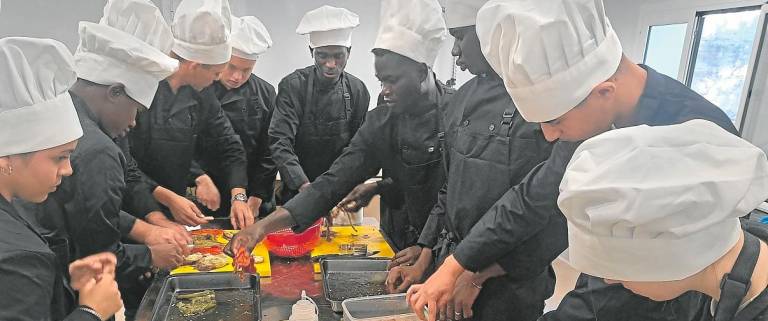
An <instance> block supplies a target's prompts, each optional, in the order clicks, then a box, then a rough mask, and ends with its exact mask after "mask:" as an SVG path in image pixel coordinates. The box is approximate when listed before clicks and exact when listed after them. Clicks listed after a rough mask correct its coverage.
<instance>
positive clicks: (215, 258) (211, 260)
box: [195, 254, 229, 271]
mask: <svg viewBox="0 0 768 321" xmlns="http://www.w3.org/2000/svg"><path fill="white" fill-rule="evenodd" d="M227 259H228V257H227V255H226V254H218V255H211V254H204V255H203V257H202V258H201V259H200V260H198V261H197V263H195V268H196V269H197V270H199V271H211V270H215V269H219V268H222V267H224V266H226V265H227V264H228V263H229V261H228V260H227Z"/></svg>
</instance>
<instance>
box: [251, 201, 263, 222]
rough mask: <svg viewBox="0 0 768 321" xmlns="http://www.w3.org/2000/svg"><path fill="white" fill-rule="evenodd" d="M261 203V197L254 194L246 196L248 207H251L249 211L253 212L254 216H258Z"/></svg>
mask: <svg viewBox="0 0 768 321" xmlns="http://www.w3.org/2000/svg"><path fill="white" fill-rule="evenodd" d="M261 203H263V200H262V199H261V198H258V197H256V196H251V197H248V207H249V208H251V213H253V217H254V218H258V217H259V208H260V207H261Z"/></svg>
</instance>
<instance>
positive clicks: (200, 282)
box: [151, 273, 261, 321]
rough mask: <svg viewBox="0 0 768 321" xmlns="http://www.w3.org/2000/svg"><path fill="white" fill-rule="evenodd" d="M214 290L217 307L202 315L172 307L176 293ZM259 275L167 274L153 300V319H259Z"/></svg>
mask: <svg viewBox="0 0 768 321" xmlns="http://www.w3.org/2000/svg"><path fill="white" fill-rule="evenodd" d="M203 290H214V291H215V293H216V303H217V305H216V308H215V309H213V310H211V311H208V312H206V313H203V314H201V315H197V316H192V317H184V316H182V315H181V314H180V313H179V310H178V309H177V308H176V307H175V305H176V302H177V298H176V297H177V296H178V295H179V294H184V293H190V292H198V291H203ZM260 291H261V290H260V287H259V276H258V275H254V274H249V275H248V277H246V278H245V279H244V280H241V279H240V277H239V276H238V275H236V274H234V273H195V274H179V275H174V276H171V277H169V278H168V279H167V280H166V281H165V284H164V285H163V288H162V290H161V291H160V295H159V296H158V297H157V301H155V305H154V308H153V311H152V318H151V320H152V321H165V320H200V321H202V320H212V321H218V320H227V321H236V320H249V321H251V320H261V305H260V297H259V296H260Z"/></svg>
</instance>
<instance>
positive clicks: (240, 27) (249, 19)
mask: <svg viewBox="0 0 768 321" xmlns="http://www.w3.org/2000/svg"><path fill="white" fill-rule="evenodd" d="M230 44H232V55H234V56H238V57H240V58H243V59H249V60H256V59H258V58H259V55H261V54H263V53H264V52H266V51H267V49H269V47H272V38H271V37H270V36H269V32H267V27H265V26H264V24H263V23H261V21H259V19H257V18H256V17H253V16H245V17H240V18H238V17H232V40H230Z"/></svg>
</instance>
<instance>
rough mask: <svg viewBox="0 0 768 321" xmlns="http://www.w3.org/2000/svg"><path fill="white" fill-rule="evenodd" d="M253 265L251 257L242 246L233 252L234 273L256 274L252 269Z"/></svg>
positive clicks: (254, 269)
mask: <svg viewBox="0 0 768 321" xmlns="http://www.w3.org/2000/svg"><path fill="white" fill-rule="evenodd" d="M253 264H254V261H253V256H251V254H250V253H248V251H246V250H245V247H244V246H241V247H239V248H238V249H237V250H236V251H235V259H234V262H233V265H234V266H235V271H237V272H240V273H256V268H254V267H253Z"/></svg>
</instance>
